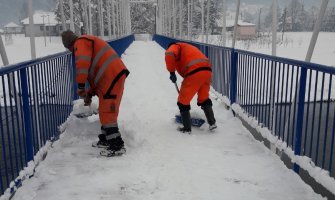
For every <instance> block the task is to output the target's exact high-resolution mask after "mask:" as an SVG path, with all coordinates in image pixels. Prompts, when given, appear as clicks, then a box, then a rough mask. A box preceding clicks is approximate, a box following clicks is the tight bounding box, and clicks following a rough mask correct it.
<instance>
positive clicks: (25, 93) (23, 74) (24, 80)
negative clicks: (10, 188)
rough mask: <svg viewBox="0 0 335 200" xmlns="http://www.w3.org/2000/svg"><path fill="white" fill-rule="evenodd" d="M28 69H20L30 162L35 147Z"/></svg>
mask: <svg viewBox="0 0 335 200" xmlns="http://www.w3.org/2000/svg"><path fill="white" fill-rule="evenodd" d="M26 70H27V69H26V68H24V69H21V70H20V77H21V90H22V102H23V117H24V129H25V132H26V148H27V155H26V160H27V162H29V161H31V160H33V158H34V147H33V135H32V131H31V119H30V109H29V96H28V95H29V94H28V81H27V72H26Z"/></svg>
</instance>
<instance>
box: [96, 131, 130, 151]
mask: <svg viewBox="0 0 335 200" xmlns="http://www.w3.org/2000/svg"><path fill="white" fill-rule="evenodd" d="M105 130H106V132H107V134H106V139H107V143H108V145H109V146H108V147H107V149H106V150H104V151H101V152H100V155H102V156H106V157H112V156H119V155H122V154H124V153H125V152H126V149H125V148H124V142H123V140H122V137H121V133H120V132H119V128H118V127H111V128H106V129H105Z"/></svg>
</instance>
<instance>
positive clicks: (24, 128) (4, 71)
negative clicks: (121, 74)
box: [0, 35, 134, 194]
mask: <svg viewBox="0 0 335 200" xmlns="http://www.w3.org/2000/svg"><path fill="white" fill-rule="evenodd" d="M132 41H134V36H133V35H130V36H127V37H124V38H121V39H118V40H113V41H109V42H108V43H109V44H110V45H111V46H112V47H113V48H114V49H115V50H116V52H117V53H118V54H119V55H121V54H122V53H123V52H124V51H125V50H126V48H127V47H128V46H129V45H130V44H131V43H132ZM74 80H75V79H74V64H73V56H72V55H71V54H70V53H69V52H64V53H59V54H55V55H51V56H47V57H44V58H39V59H35V60H30V61H27V62H22V63H18V64H15V65H10V66H7V67H4V68H0V113H1V115H0V134H1V135H0V145H1V148H0V160H1V164H0V172H1V179H0V189H1V194H3V193H4V191H5V190H6V189H7V188H8V187H9V185H10V183H11V181H13V180H15V179H16V177H18V176H19V173H20V171H21V170H22V169H23V168H24V167H26V166H27V163H28V162H29V161H30V160H33V157H34V155H35V154H36V153H37V152H38V151H39V149H40V148H41V147H43V146H44V145H45V143H46V142H47V141H48V140H52V139H53V138H57V136H58V134H59V133H58V126H59V125H61V124H62V123H63V122H64V121H65V120H66V119H67V117H68V116H69V114H70V112H71V111H72V101H73V100H74V99H76V98H77V95H76V84H75V83H74ZM72 94H73V95H72Z"/></svg>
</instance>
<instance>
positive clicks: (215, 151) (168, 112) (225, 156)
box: [13, 41, 323, 200]
mask: <svg viewBox="0 0 335 200" xmlns="http://www.w3.org/2000/svg"><path fill="white" fill-rule="evenodd" d="M122 58H123V61H124V62H125V64H126V66H127V67H128V68H129V70H130V72H131V73H130V75H129V77H128V78H127V80H126V85H125V91H124V96H123V101H122V104H121V108H120V115H119V127H120V131H121V134H122V136H123V139H124V141H125V145H126V148H127V153H126V154H125V155H123V156H120V157H114V158H105V157H99V156H98V155H99V149H96V148H93V147H91V143H92V142H93V141H96V140H97V135H98V134H99V133H100V122H99V116H98V115H92V116H90V117H88V118H83V119H79V118H76V117H74V116H73V115H71V116H70V117H69V118H68V120H67V121H66V122H65V123H64V124H63V125H62V126H61V130H63V131H64V132H63V133H62V134H61V137H60V139H59V140H58V141H56V142H55V143H54V144H53V145H50V146H49V148H48V155H47V157H46V159H45V160H44V161H42V162H41V163H40V164H39V165H38V166H37V167H36V171H35V175H34V176H33V177H32V178H31V179H29V180H26V181H25V182H24V183H23V186H22V187H21V188H19V189H18V191H17V192H16V194H15V196H14V197H13V200H23V199H24V200H45V199H48V200H56V199H57V200H59V199H78V200H79V199H80V200H86V199H87V200H91V199H127V200H130V199H136V200H138V199H145V200H148V199H154V200H159V199H162V200H165V199H181V200H197V199H206V200H207V199H208V200H209V199H210V200H214V199H233V200H242V199H243V200H246V199H248V200H253V199H264V200H265V199H266V200H267V199H271V200H276V199H278V200H282V199H292V200H293V199H304V200H308V199H311V200H312V199H313V200H316V199H323V198H322V197H321V196H320V195H317V194H315V193H314V192H313V190H312V189H311V187H310V186H308V185H306V184H305V183H304V182H303V181H302V180H301V179H300V177H299V176H298V175H297V174H295V173H294V172H293V171H292V170H289V169H287V168H286V167H285V165H284V164H283V162H282V161H281V160H280V159H279V157H278V156H277V155H275V154H274V153H272V152H271V151H270V150H268V149H267V148H266V147H265V146H264V145H263V144H262V143H260V142H258V141H256V140H255V139H254V138H253V137H252V135H251V134H250V133H249V132H248V131H247V130H246V129H245V128H243V126H242V123H241V121H239V120H238V119H237V118H234V117H233V116H232V114H231V113H230V111H227V110H226V109H225V108H224V105H223V104H221V103H220V102H218V101H215V100H213V103H214V112H215V115H216V118H217V125H218V129H217V130H216V131H215V132H209V131H208V130H207V128H208V125H204V126H203V127H201V128H199V129H197V128H194V129H193V130H192V134H191V135H188V134H187V135H186V134H181V133H179V132H178V131H176V128H177V124H175V123H174V121H173V117H174V115H175V114H176V113H177V112H178V108H177V105H176V101H177V93H176V91H175V88H174V86H173V84H171V82H170V80H169V78H168V76H169V74H168V72H167V71H166V69H165V62H164V50H163V49H162V48H161V47H160V46H158V44H156V43H155V42H144V41H135V42H134V43H133V44H132V45H131V46H130V48H128V49H127V51H126V52H125V54H124V55H123V56H122ZM178 78H179V79H178V81H179V82H180V80H181V78H180V77H178ZM194 99H196V98H194ZM74 103H75V104H74V111H73V112H77V113H78V112H83V111H85V112H88V111H89V110H90V109H92V110H93V109H96V108H97V104H98V100H97V98H94V99H93V105H92V106H91V108H88V107H86V108H84V107H83V102H82V100H77V101H75V102H74ZM191 114H192V115H200V116H202V117H204V114H203V113H202V110H201V109H200V108H199V107H197V106H196V102H195V101H193V102H192V112H191Z"/></svg>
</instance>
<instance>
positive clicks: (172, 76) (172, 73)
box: [170, 72, 177, 83]
mask: <svg viewBox="0 0 335 200" xmlns="http://www.w3.org/2000/svg"><path fill="white" fill-rule="evenodd" d="M170 80H171V81H172V83H176V82H177V76H176V73H174V72H170Z"/></svg>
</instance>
